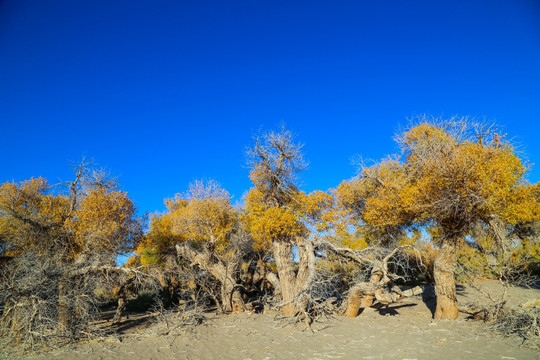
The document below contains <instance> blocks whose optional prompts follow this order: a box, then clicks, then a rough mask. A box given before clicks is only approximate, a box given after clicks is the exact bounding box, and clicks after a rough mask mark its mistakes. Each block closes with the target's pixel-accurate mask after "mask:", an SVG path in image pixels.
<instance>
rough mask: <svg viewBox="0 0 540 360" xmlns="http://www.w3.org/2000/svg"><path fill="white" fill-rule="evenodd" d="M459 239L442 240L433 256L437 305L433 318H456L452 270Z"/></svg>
mask: <svg viewBox="0 0 540 360" xmlns="http://www.w3.org/2000/svg"><path fill="white" fill-rule="evenodd" d="M458 250H459V241H458V239H456V238H449V239H446V240H444V241H443V242H442V244H441V246H440V249H439V253H438V254H437V257H436V258H435V263H434V268H433V277H434V278H435V295H436V296H437V307H436V309H435V316H434V318H435V319H457V318H458V315H459V310H458V301H457V295H456V283H455V280H454V270H455V268H456V261H457V253H458Z"/></svg>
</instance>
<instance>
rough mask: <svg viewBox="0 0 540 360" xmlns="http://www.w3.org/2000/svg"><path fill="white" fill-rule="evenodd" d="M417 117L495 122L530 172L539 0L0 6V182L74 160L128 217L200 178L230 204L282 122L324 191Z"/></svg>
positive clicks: (307, 182)
mask: <svg viewBox="0 0 540 360" xmlns="http://www.w3.org/2000/svg"><path fill="white" fill-rule="evenodd" d="M422 113H430V114H433V115H442V116H450V115H453V114H463V115H473V116H477V117H480V118H482V117H485V118H487V119H489V120H493V121H496V122H497V123H498V124H500V125H502V126H503V128H504V129H505V131H506V132H507V133H508V134H509V135H510V136H511V137H513V138H515V141H516V142H518V143H519V144H521V150H522V151H523V152H524V155H525V156H526V158H527V159H529V161H531V162H533V163H540V143H539V139H538V138H539V135H540V2H538V1H535V0H508V1H493V0H492V1H457V0H452V1H311V0H310V1H307V0H306V1H292V0H288V1H265V0H260V1H259V0H257V1H253V0H250V1H233V0H230V1H204V0H197V1H195V0H192V1H187V0H184V1H158V0H154V1H136V0H129V1H113V0H106V1H101V0H93V1H73V0H65V1H60V0H58V1H56V0H50V1H43V0H35V1H27V0H3V1H0V131H1V135H2V136H1V140H0V182H4V181H11V180H15V181H20V180H24V179H28V178H30V177H32V176H33V177H37V176H44V177H46V178H48V179H49V181H50V182H51V183H55V182H57V181H58V180H67V179H69V178H70V177H71V175H70V165H69V161H77V160H79V159H80V158H81V157H82V155H86V156H87V157H90V158H95V159H96V161H97V162H98V163H99V164H100V165H102V166H105V167H106V168H108V169H109V170H110V171H111V173H112V174H114V175H118V176H119V182H120V184H121V185H122V188H123V189H124V190H126V191H128V193H129V194H130V196H131V197H132V198H133V199H134V200H135V202H136V203H137V205H138V207H139V209H140V210H141V211H149V212H154V211H156V210H162V209H163V208H164V206H163V199H164V198H166V197H171V196H173V195H174V194H175V193H176V192H183V191H185V189H186V187H187V185H188V184H189V183H190V182H191V181H193V180H195V179H200V178H214V179H216V180H218V181H219V182H221V183H222V185H223V186H224V187H225V188H226V189H227V190H229V192H231V193H232V194H233V195H234V198H235V199H236V200H239V199H240V198H241V196H242V194H243V193H244V191H246V190H248V189H249V187H250V181H249V178H248V169H246V168H245V165H244V164H245V149H246V147H247V146H249V145H250V144H251V137H252V135H253V134H255V133H256V132H257V131H258V129H259V128H261V127H263V129H272V128H275V127H276V126H277V125H278V124H279V123H280V122H285V123H286V125H287V126H288V127H289V128H290V129H291V130H292V131H294V132H295V133H297V134H298V140H299V141H300V142H302V143H305V148H304V150H305V156H306V158H307V159H308V160H309V162H310V166H309V168H308V170H307V171H306V172H305V173H304V174H303V186H304V189H305V190H307V191H310V190H313V189H322V190H324V189H327V188H329V187H335V186H336V185H338V184H339V183H340V182H341V181H342V180H343V179H347V178H350V177H352V176H353V175H354V174H355V169H354V167H353V166H352V165H351V158H352V157H353V156H355V155H362V156H363V157H364V158H367V159H379V158H381V157H383V156H385V155H386V154H389V153H393V152H395V151H397V149H396V147H395V144H394V142H393V140H392V137H393V135H394V134H395V132H396V131H397V130H398V129H399V126H400V125H405V124H406V123H407V120H406V118H408V117H411V116H414V115H416V114H422ZM539 169H540V164H538V165H536V166H535V167H533V170H532V172H531V173H530V176H529V178H530V180H531V181H533V182H536V181H538V180H540V170H539Z"/></svg>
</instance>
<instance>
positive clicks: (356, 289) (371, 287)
mask: <svg viewBox="0 0 540 360" xmlns="http://www.w3.org/2000/svg"><path fill="white" fill-rule="evenodd" d="M382 275H383V274H382V271H380V270H378V269H377V270H375V269H374V270H373V271H372V272H371V277H370V279H369V283H366V282H363V283H359V284H356V285H355V286H353V287H352V288H351V290H350V291H349V297H348V301H347V309H346V310H345V314H344V315H345V316H346V317H351V318H353V317H356V316H358V312H359V311H360V309H364V308H367V307H370V306H371V304H373V297H374V296H375V290H376V288H377V284H378V283H379V281H380V280H381V277H382Z"/></svg>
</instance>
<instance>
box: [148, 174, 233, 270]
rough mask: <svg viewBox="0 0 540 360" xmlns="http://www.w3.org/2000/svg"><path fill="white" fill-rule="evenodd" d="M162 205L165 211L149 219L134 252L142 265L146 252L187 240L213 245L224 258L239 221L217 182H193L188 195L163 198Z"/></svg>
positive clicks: (162, 249) (159, 250)
mask: <svg viewBox="0 0 540 360" xmlns="http://www.w3.org/2000/svg"><path fill="white" fill-rule="evenodd" d="M165 204H166V206H167V209H168V212H166V213H165V214H162V215H156V216H153V217H152V220H151V223H150V231H149V232H148V234H147V235H146V237H145V240H144V241H143V244H142V245H141V247H140V248H139V249H138V250H137V252H138V253H140V254H141V262H144V260H143V253H144V251H145V250H146V249H149V248H152V249H154V250H151V251H150V250H148V251H150V252H152V251H156V252H157V253H161V252H163V251H165V250H166V249H167V248H169V247H171V246H174V244H176V243H180V242H184V241H188V240H190V241H196V242H201V243H206V244H212V247H213V248H214V251H216V252H218V253H220V254H222V255H226V249H227V247H228V246H229V240H230V239H229V237H230V234H231V233H232V232H233V230H234V227H235V226H236V224H237V223H238V218H237V214H236V210H235V209H234V208H233V207H232V205H231V203H230V197H229V194H228V193H227V192H226V191H225V190H223V189H222V188H221V187H219V185H218V184H217V183H215V182H214V181H208V182H206V183H202V182H195V183H194V184H192V185H191V186H190V190H189V191H188V193H187V194H185V195H181V194H177V195H176V196H175V198H174V199H166V200H165ZM149 261H150V260H149ZM152 261H153V260H152Z"/></svg>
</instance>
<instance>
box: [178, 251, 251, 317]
mask: <svg viewBox="0 0 540 360" xmlns="http://www.w3.org/2000/svg"><path fill="white" fill-rule="evenodd" d="M176 253H177V255H178V256H181V257H183V258H185V259H188V260H189V261H191V262H192V263H193V264H197V265H198V266H199V267H200V268H201V269H204V270H206V271H208V272H209V273H210V274H212V276H213V277H214V278H215V279H216V280H218V281H219V282H220V284H221V306H222V310H223V311H224V312H239V311H243V310H245V307H244V301H243V299H242V296H241V294H240V291H239V290H240V289H239V287H238V286H237V281H236V278H235V276H236V275H237V271H238V268H239V267H240V264H239V263H237V262H234V261H233V260H230V261H229V263H224V262H221V261H219V260H217V259H216V258H215V257H213V256H212V254H208V253H198V252H196V251H194V250H193V249H191V248H189V247H188V246H187V245H185V244H177V245H176Z"/></svg>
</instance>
